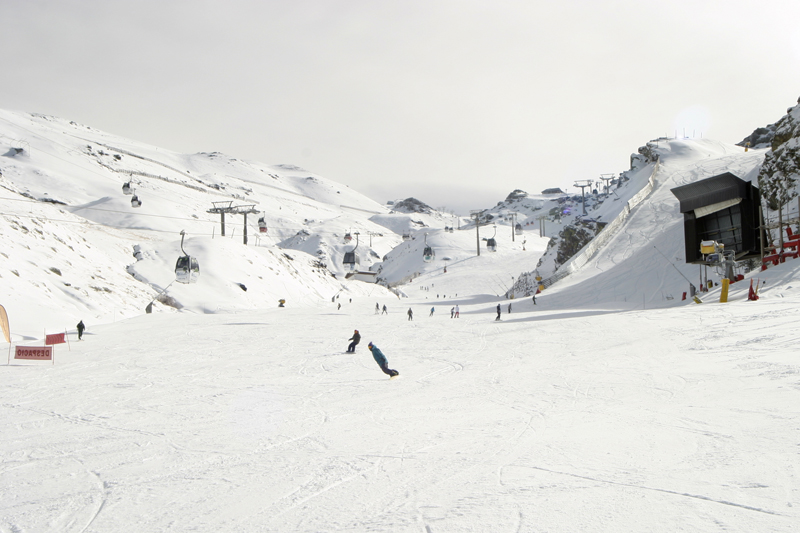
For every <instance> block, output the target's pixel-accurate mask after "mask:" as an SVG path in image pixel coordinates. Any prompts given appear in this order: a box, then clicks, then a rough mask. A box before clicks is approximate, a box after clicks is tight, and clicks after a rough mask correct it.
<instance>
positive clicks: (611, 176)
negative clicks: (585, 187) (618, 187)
mask: <svg viewBox="0 0 800 533" xmlns="http://www.w3.org/2000/svg"><path fill="white" fill-rule="evenodd" d="M606 176H608V177H606ZM600 179H601V180H603V181H605V182H606V194H608V185H609V183H611V180H613V179H614V174H600Z"/></svg>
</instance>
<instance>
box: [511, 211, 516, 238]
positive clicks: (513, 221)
mask: <svg viewBox="0 0 800 533" xmlns="http://www.w3.org/2000/svg"><path fill="white" fill-rule="evenodd" d="M516 231H517V214H516V213H511V242H516V239H514V234H515V233H516Z"/></svg>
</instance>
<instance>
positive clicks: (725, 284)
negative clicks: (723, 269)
mask: <svg viewBox="0 0 800 533" xmlns="http://www.w3.org/2000/svg"><path fill="white" fill-rule="evenodd" d="M730 283H731V282H730V280H729V279H728V278H722V291H721V292H720V293H719V303H721V304H724V303H725V302H727V301H728V285H730Z"/></svg>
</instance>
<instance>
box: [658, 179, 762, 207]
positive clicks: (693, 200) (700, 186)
mask: <svg viewBox="0 0 800 533" xmlns="http://www.w3.org/2000/svg"><path fill="white" fill-rule="evenodd" d="M747 185H748V182H746V181H744V180H742V179H739V178H737V177H736V176H734V175H733V174H731V173H730V172H726V173H724V174H720V175H719V176H714V177H711V178H708V179H704V180H700V181H696V182H694V183H690V184H688V185H681V186H680V187H675V188H674V189H670V190H671V191H672V194H674V195H675V197H676V198H678V201H679V202H680V204H681V213H688V212H689V211H694V210H695V209H697V208H698V207H705V206H707V205H712V204H717V203H719V202H724V201H725V200H732V199H734V198H747Z"/></svg>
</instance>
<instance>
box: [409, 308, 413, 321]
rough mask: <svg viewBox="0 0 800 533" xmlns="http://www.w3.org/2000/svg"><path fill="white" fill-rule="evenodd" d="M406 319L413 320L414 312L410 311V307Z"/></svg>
mask: <svg viewBox="0 0 800 533" xmlns="http://www.w3.org/2000/svg"><path fill="white" fill-rule="evenodd" d="M408 319H409V320H414V312H413V311H412V310H411V308H410V307H409V308H408Z"/></svg>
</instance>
